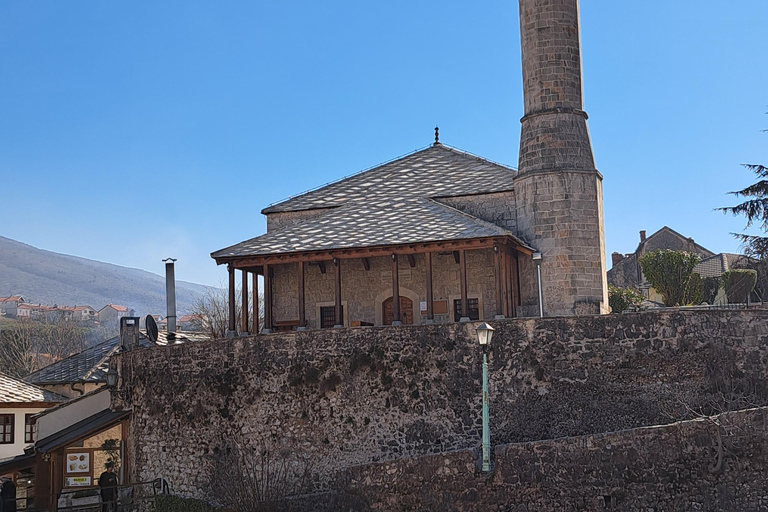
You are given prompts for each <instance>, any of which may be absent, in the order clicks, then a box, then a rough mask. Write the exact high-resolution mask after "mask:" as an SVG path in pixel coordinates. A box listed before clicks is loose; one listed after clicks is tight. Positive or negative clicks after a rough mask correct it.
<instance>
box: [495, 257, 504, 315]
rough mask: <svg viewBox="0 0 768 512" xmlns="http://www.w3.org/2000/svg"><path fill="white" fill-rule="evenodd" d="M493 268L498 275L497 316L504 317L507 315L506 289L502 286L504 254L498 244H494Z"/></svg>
mask: <svg viewBox="0 0 768 512" xmlns="http://www.w3.org/2000/svg"><path fill="white" fill-rule="evenodd" d="M493 268H494V274H495V277H496V279H495V282H494V285H495V287H496V316H497V317H502V316H505V314H504V313H505V312H504V290H503V288H502V283H503V282H504V280H503V278H502V274H503V269H504V267H503V255H502V253H501V249H500V248H499V246H498V245H494V246H493Z"/></svg>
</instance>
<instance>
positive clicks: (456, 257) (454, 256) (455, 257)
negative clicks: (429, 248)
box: [453, 251, 461, 264]
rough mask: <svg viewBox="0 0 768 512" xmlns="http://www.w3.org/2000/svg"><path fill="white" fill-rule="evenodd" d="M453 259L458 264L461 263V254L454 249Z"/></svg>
mask: <svg viewBox="0 0 768 512" xmlns="http://www.w3.org/2000/svg"><path fill="white" fill-rule="evenodd" d="M453 261H455V262H456V263H457V264H460V263H461V255H460V254H459V251H453Z"/></svg>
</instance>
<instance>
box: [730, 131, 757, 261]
mask: <svg viewBox="0 0 768 512" xmlns="http://www.w3.org/2000/svg"><path fill="white" fill-rule="evenodd" d="M767 131H768V130H767ZM744 167H746V168H747V169H749V170H750V171H752V172H754V173H755V174H756V175H757V178H758V181H757V183H755V184H754V185H750V186H748V187H747V188H745V189H743V190H737V191H735V192H729V194H733V195H735V196H736V197H747V198H751V199H748V200H747V201H744V202H743V203H741V204H737V205H736V206H726V207H724V208H718V210H720V211H721V212H725V213H732V214H733V215H744V216H745V217H746V218H747V225H746V227H745V229H747V228H749V227H751V226H752V225H753V224H758V225H759V226H760V229H762V230H763V231H764V232H766V233H768V167H766V166H764V165H757V164H744ZM733 236H735V237H736V238H738V239H739V240H741V242H742V244H743V246H744V251H745V252H746V253H747V254H748V255H749V256H754V257H756V258H760V259H762V260H768V236H757V235H747V234H745V233H734V234H733Z"/></svg>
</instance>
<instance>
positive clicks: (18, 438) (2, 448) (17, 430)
mask: <svg viewBox="0 0 768 512" xmlns="http://www.w3.org/2000/svg"><path fill="white" fill-rule="evenodd" d="M44 410H45V408H43V407H34V408H3V407H0V414H13V415H14V418H13V419H14V428H13V444H0V460H2V459H8V458H11V457H15V456H17V455H21V454H22V453H24V447H25V446H27V445H28V444H32V443H25V442H24V416H25V415H27V414H37V413H39V412H41V411H44Z"/></svg>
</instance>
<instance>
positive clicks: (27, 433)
mask: <svg viewBox="0 0 768 512" xmlns="http://www.w3.org/2000/svg"><path fill="white" fill-rule="evenodd" d="M33 416H34V415H33V414H25V415H24V442H25V443H34V442H35V434H36V433H37V423H36V422H35V418H33Z"/></svg>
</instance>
